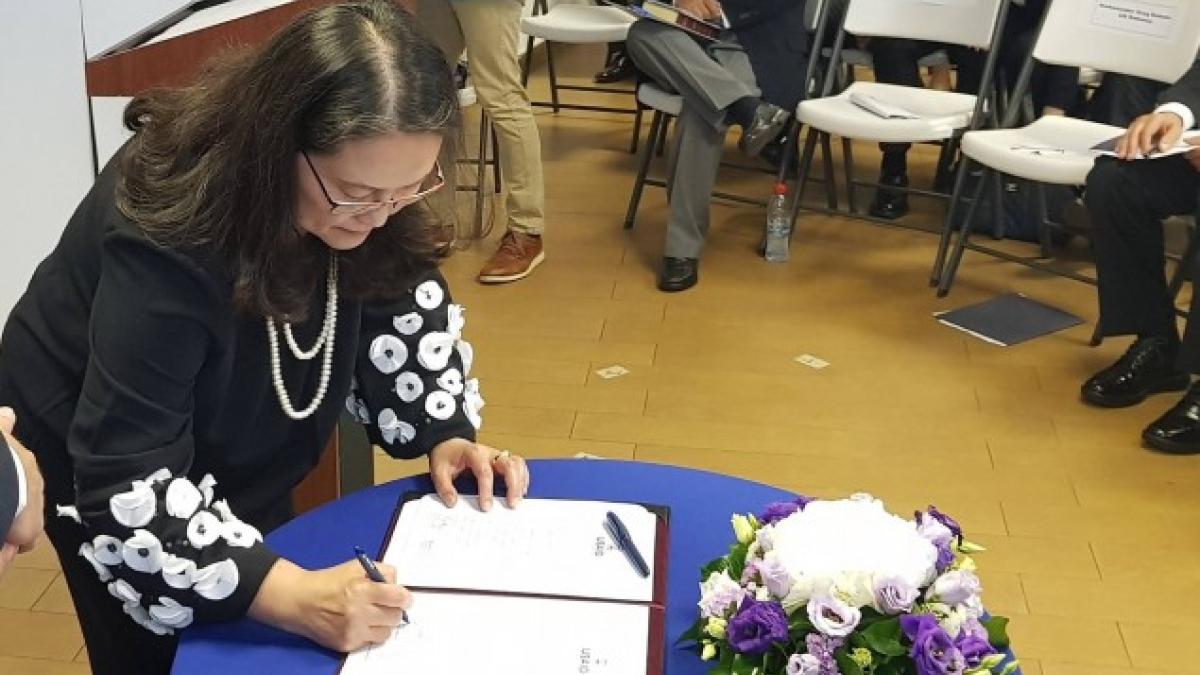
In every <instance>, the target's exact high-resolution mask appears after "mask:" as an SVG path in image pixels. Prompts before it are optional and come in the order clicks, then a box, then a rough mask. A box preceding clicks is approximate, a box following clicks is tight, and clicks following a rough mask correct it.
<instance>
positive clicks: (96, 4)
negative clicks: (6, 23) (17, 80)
mask: <svg viewBox="0 0 1200 675" xmlns="http://www.w3.org/2000/svg"><path fill="white" fill-rule="evenodd" d="M19 1H20V0H0V2H11V3H12V4H14V5H15V4H17V2H19ZM49 1H50V2H53V3H55V4H58V3H67V2H70V3H71V4H75V2H76V0H49ZM44 2H46V0H42V3H44ZM78 2H79V4H80V5H81V6H82V7H83V27H84V34H85V35H86V36H87V39H86V46H87V58H89V59H92V58H95V57H97V56H99V55H100V54H103V53H105V52H107V51H109V50H110V49H112V48H113V47H114V46H116V45H119V44H121V43H122V42H124V41H126V40H128V39H129V38H131V37H133V36H134V35H137V34H138V33H140V32H142V31H144V30H146V28H148V27H150V26H154V25H156V24H158V23H160V22H163V21H168V22H170V21H171V18H172V17H173V16H175V15H177V14H178V13H179V12H180V11H182V10H184V9H185V8H187V6H188V5H190V4H192V2H194V0H78ZM42 3H38V4H42ZM22 4H33V3H22Z"/></svg>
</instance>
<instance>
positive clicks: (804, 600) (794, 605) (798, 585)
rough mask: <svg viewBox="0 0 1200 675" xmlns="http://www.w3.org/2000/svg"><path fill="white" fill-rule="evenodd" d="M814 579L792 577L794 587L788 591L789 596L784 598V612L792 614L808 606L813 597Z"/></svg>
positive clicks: (803, 576)
mask: <svg viewBox="0 0 1200 675" xmlns="http://www.w3.org/2000/svg"><path fill="white" fill-rule="evenodd" d="M813 591H814V588H813V578H812V576H810V575H807V574H805V575H801V576H794V575H793V576H792V587H791V588H790V589H788V592H787V595H785V596H784V597H783V600H782V601H781V602H780V604H782V605H783V611H785V612H787V613H788V614H791V613H792V612H794V611H796V610H797V609H799V608H801V607H803V606H805V605H807V604H808V601H809V600H810V599H812V596H813Z"/></svg>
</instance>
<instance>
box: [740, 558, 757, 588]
mask: <svg viewBox="0 0 1200 675" xmlns="http://www.w3.org/2000/svg"><path fill="white" fill-rule="evenodd" d="M760 562H761V561H759V560H747V561H746V566H745V567H743V568H742V585H743V586H745V585H746V584H748V583H750V582H751V581H754V579H755V577H757V576H759V569H758V566H759V563H760Z"/></svg>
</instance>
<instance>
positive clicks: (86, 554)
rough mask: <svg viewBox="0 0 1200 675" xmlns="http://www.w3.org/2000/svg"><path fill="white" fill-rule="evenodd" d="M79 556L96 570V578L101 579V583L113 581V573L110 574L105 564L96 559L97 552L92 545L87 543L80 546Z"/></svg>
mask: <svg viewBox="0 0 1200 675" xmlns="http://www.w3.org/2000/svg"><path fill="white" fill-rule="evenodd" d="M79 555H80V556H81V557H82V558H83V559H84V560H86V561H88V564H89V565H91V566H92V569H94V570H96V576H97V577H100V581H103V582H109V581H112V578H113V575H112V572H109V571H108V568H107V567H105V566H104V564H103V563H101V562H100V561H99V560H97V559H96V552H95V551H94V550H93V549H92V545H91V544H89V543H87V542H86V541H85V542H83V543H82V544H80V545H79Z"/></svg>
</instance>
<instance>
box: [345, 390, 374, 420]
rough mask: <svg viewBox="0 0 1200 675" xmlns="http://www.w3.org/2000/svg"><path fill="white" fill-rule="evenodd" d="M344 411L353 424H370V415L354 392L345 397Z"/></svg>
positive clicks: (364, 404) (365, 405)
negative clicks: (352, 419)
mask: <svg viewBox="0 0 1200 675" xmlns="http://www.w3.org/2000/svg"><path fill="white" fill-rule="evenodd" d="M346 410H347V411H348V412H349V413H350V416H351V417H353V418H354V421H355V422H358V423H359V424H370V423H371V413H370V412H368V411H367V404H366V403H364V402H363V401H362V400H361V399H360V398H358V396H357V395H355V394H354V392H350V394H349V395H347V396H346Z"/></svg>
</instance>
